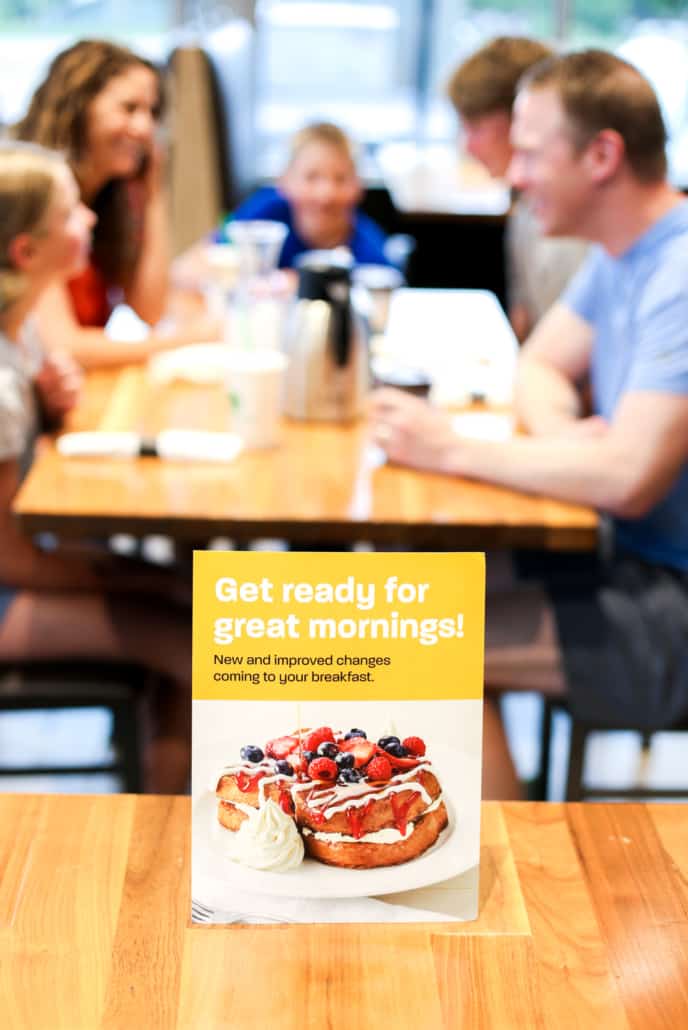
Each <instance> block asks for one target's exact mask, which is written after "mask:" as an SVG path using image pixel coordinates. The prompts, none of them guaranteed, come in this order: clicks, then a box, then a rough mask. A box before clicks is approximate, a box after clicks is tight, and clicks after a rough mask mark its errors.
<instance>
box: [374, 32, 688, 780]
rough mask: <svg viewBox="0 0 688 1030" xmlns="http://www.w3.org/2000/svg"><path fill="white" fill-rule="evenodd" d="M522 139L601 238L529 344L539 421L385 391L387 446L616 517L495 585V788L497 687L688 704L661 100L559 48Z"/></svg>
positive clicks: (569, 205)
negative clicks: (454, 421) (470, 423)
mask: <svg viewBox="0 0 688 1030" xmlns="http://www.w3.org/2000/svg"><path fill="white" fill-rule="evenodd" d="M512 142H513V146H514V157H513V160H512V163H511V166H510V177H511V181H512V183H513V185H514V186H515V187H516V188H517V189H518V190H519V191H520V192H521V193H522V194H523V195H524V196H525V197H526V199H527V201H528V203H529V204H530V206H531V209H532V211H533V213H534V215H535V216H536V218H537V220H538V223H539V226H540V228H541V230H542V231H543V233H544V234H546V235H550V236H559V235H577V236H581V237H583V238H584V239H587V240H590V241H591V242H593V243H595V244H597V246H595V247H594V248H593V249H592V252H591V254H590V256H589V257H588V259H587V260H586V262H585V264H584V265H583V267H582V268H581V269H580V271H579V272H578V274H577V276H576V277H575V279H574V280H573V282H572V283H571V285H570V286H569V288H568V289H567V291H566V292H565V293H564V295H563V297H562V298H561V299H560V301H558V302H557V303H556V304H555V305H554V306H553V307H552V308H551V309H550V311H549V312H548V313H547V314H546V315H545V316H544V318H543V319H542V321H541V322H540V323H539V324H538V326H537V327H536V329H535V331H534V332H533V333H532V335H531V337H530V338H529V340H528V341H527V342H526V344H525V346H524V347H523V349H522V352H521V357H520V361H519V370H518V378H517V397H516V401H517V411H518V414H519V417H520V419H521V421H522V423H523V424H524V425H525V426H526V427H527V429H528V430H529V431H530V434H531V436H530V438H527V437H524V438H516V439H513V440H512V441H510V442H509V443H508V444H506V445H505V444H502V443H500V444H496V443H488V442H483V441H474V440H467V439H460V438H459V437H457V436H456V435H455V434H454V433H453V432H452V428H451V423H450V420H449V419H447V418H446V417H445V415H443V414H442V413H441V412H438V411H434V410H433V409H432V408H430V407H429V406H427V405H423V404H421V403H420V402H415V403H414V402H413V398H407V397H404V396H403V395H397V394H395V393H391V392H389V391H387V392H383V391H380V393H379V394H378V396H377V399H376V401H375V404H374V409H373V424H374V433H375V436H376V438H377V440H378V442H379V443H380V444H381V445H382V446H384V448H385V450H386V451H387V453H388V455H389V457H390V458H391V459H393V460H395V461H399V462H402V463H405V464H409V465H415V466H418V467H422V468H430V469H434V470H437V471H443V472H446V473H450V474H455V475H461V476H470V477H472V478H477V479H483V480H487V481H490V482H493V483H500V484H503V485H505V486H510V487H514V488H516V489H521V490H526V491H529V492H534V493H543V494H547V495H549V496H551V497H557V498H560V499H561V500H564V501H572V502H579V503H582V504H588V505H592V506H594V507H595V508H597V509H598V510H599V511H600V512H602V513H604V514H605V516H609V517H610V520H611V524H612V525H613V527H614V530H615V548H614V551H613V554H612V555H611V556H609V557H607V559H606V560H604V561H602V560H598V559H597V558H593V557H589V558H588V559H586V558H585V557H583V558H581V557H580V556H571V555H567V556H563V557H562V558H557V556H556V555H553V554H549V555H547V556H544V557H542V560H541V561H540V563H539V570H538V572H539V576H540V581H539V582H535V581H533V580H532V579H530V580H529V581H528V582H526V583H523V582H522V583H521V584H520V586H519V587H518V588H517V589H514V592H513V593H512V594H511V595H509V594H508V593H507V592H502V594H501V595H500V596H499V597H494V598H493V597H491V596H490V595H489V594H488V604H487V653H486V669H485V675H486V689H487V691H488V698H487V704H486V709H485V731H486V736H485V746H486V756H485V770H486V780H485V790H486V793H487V794H488V795H492V796H502V797H506V796H515V795H516V793H517V784H516V780H515V776H514V770H513V765H512V764H511V761H510V758H509V755H508V751H507V749H506V742H505V737H504V734H503V730H502V727H501V723H500V722H499V717H498V713H497V709H496V706H495V705H494V695H495V693H496V692H497V691H498V690H500V689H513V688H514V687H519V686H520V687H526V688H527V687H528V686H529V685H530V689H532V688H533V687H538V688H539V689H541V690H542V691H543V692H545V693H549V694H553V695H557V694H558V695H562V694H566V696H567V697H568V701H569V704H570V706H571V708H572V710H573V711H574V712H576V714H578V715H579V716H580V717H585V718H587V719H589V720H590V721H598V722H607V723H608V724H610V725H629V726H635V727H637V728H641V727H644V728H647V729H655V728H659V727H661V726H667V725H671V724H672V722H676V721H677V720H678V719H680V718H682V717H683V716H685V715H686V714H688V202H687V201H686V200H685V199H684V198H683V196H682V195H681V194H679V193H678V192H677V191H676V190H674V189H673V188H672V187H671V186H670V185H669V183H668V182H667V178H666V157H665V129H664V124H663V121H662V116H661V113H660V109H659V105H658V103H657V99H656V97H655V95H654V93H653V91H652V89H651V87H650V85H649V84H648V82H647V81H646V80H645V79H644V78H643V77H642V76H641V75H640V73H639V72H638V71H637V70H636V69H634V68H633V67H632V66H631V65H628V64H626V63H625V62H624V61H621V60H620V59H619V58H617V57H614V56H613V55H611V54H609V53H605V52H602V51H594V50H593V51H583V52H580V53H574V54H569V55H566V56H563V57H555V58H551V59H548V60H547V61H544V62H542V63H541V64H539V65H537V66H536V67H535V69H533V70H532V71H531V72H530V73H529V74H528V75H527V76H526V77H525V79H524V80H522V82H521V84H520V88H519V94H518V98H517V102H516V107H515V119H514V126H513V130H512ZM584 382H589V383H590V386H591V395H592V411H591V412H587V411H586V409H585V407H584V402H583V399H582V393H581V390H580V385H581V384H582V383H584ZM543 582H544V586H545V589H543V587H542V585H541V583H543Z"/></svg>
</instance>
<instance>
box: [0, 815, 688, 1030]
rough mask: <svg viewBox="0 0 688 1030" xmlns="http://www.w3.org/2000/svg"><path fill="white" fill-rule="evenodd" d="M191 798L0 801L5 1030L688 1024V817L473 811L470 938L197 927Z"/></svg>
mask: <svg viewBox="0 0 688 1030" xmlns="http://www.w3.org/2000/svg"><path fill="white" fill-rule="evenodd" d="M189 815H190V813H189V800H188V798H156V797H144V796H141V797H135V796H123V795H120V796H104V797H95V796H94V797H69V796H59V795H57V796H49V797H31V796H13V795H0V999H1V1000H0V1009H1V1010H2V1025H3V1027H7V1028H8V1030H9V1028H12V1030H20V1028H21V1030H23V1028H30V1030H58V1028H65V1030H80V1028H84V1030H97V1028H115V1030H123V1028H127V1030H130V1028H134V1027H136V1028H138V1027H145V1028H146V1030H157V1028H168V1027H169V1028H173V1027H177V1028H181V1027H185V1028H186V1027H189V1028H193V1030H203V1028H209V1030H217V1028H220V1027H228V1028H230V1027H231V1028H232V1030H237V1028H243V1027H255V1028H261V1030H263V1028H268V1027H275V1028H277V1027H279V1028H280V1030H291V1028H293V1030H303V1028H304V1027H309V1028H310V1027H319V1026H322V1027H330V1028H334V1030H350V1028H352V1027H355V1028H356V1030H379V1027H380V1026H382V1025H384V1026H385V1027H394V1028H400V1030H401V1028H407V1027H413V1028H414V1030H425V1028H430V1027H444V1028H447V1030H457V1028H461V1027H466V1028H467V1030H476V1028H480V1027H490V1028H496V1030H511V1028H515V1030H516V1028H518V1030H521V1028H524V1030H530V1028H534V1027H542V1028H550V1027H557V1028H567V1027H574V1028H576V1030H587V1028H597V1027H604V1028H605V1030H612V1028H614V1030H616V1028H624V1030H629V1028H637V1030H654V1028H659V1027H664V1028H667V1030H678V1028H680V1027H684V1026H687V1025H688V806H681V805H630V804H627V805H623V804H622V805H613V804H606V805H591V804H587V805H562V804H557V805H555V804H535V803H531V804H516V803H510V804H498V803H496V802H492V803H488V804H485V805H484V806H483V834H482V858H481V890H480V894H481V902H480V917H479V919H478V920H477V921H476V922H472V923H465V924H451V925H449V924H415V925H407V926H399V925H393V926H392V925H386V926H384V925H381V926H378V925H375V926H370V925H367V926H351V925H348V926H343V925H341V926H334V925H328V926H284V927H262V926H250V927H220V926H218V927H210V926H202V925H201V926H190V925H189V923H188V917H189Z"/></svg>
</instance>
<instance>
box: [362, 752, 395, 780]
mask: <svg viewBox="0 0 688 1030" xmlns="http://www.w3.org/2000/svg"><path fill="white" fill-rule="evenodd" d="M365 774H366V776H367V777H368V779H369V780H388V779H389V778H390V776H391V775H392V766H391V765H390V764H389V760H388V759H387V758H385V757H384V756H383V755H376V757H375V758H373V759H372V761H370V762H368V764H367V766H366V770H365Z"/></svg>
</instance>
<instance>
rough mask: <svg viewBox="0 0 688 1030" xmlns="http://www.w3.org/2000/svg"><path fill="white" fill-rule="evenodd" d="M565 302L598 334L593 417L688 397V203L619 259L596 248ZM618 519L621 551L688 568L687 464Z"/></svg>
mask: <svg viewBox="0 0 688 1030" xmlns="http://www.w3.org/2000/svg"><path fill="white" fill-rule="evenodd" d="M562 301H563V303H564V304H566V305H567V307H569V308H570V309H571V310H572V311H574V312H575V313H576V314H577V315H579V316H580V317H581V318H583V319H585V321H586V322H588V323H590V325H591V326H592V327H593V329H594V334H595V335H594V341H593V351H592V363H591V384H592V394H593V409H594V411H595V413H596V414H599V415H602V416H603V417H604V418H605V419H606V420H607V421H611V420H612V419H613V417H614V412H615V410H616V406H617V404H618V403H619V401H620V400H621V398H622V396H623V395H624V394H626V393H629V392H633V391H650V390H651V391H659V392H662V393H672V394H687V395H688V201H683V202H682V203H679V204H678V205H677V206H676V207H674V208H672V209H671V210H670V211H669V212H668V213H667V214H666V215H664V216H663V217H662V218H660V219H659V220H658V221H657V222H655V223H654V225H653V226H652V227H651V228H650V229H648V230H647V231H646V232H645V233H643V235H642V236H641V237H640V238H639V239H637V240H636V241H635V243H634V244H633V245H632V246H631V247H629V249H628V250H626V251H625V252H624V253H623V254H621V255H620V256H619V257H611V256H610V255H609V254H608V253H607V252H606V251H605V250H603V249H602V248H601V247H595V248H593V251H592V253H591V254H590V257H589V258H588V259H587V261H586V262H585V264H584V265H583V267H582V268H581V269H580V271H579V272H578V274H577V275H576V276H575V278H574V279H573V281H572V283H571V284H570V286H569V287H568V289H567V290H566V292H565V293H564V295H563V297H562ZM615 521H616V535H617V541H618V544H619V546H620V547H622V548H624V549H626V550H628V551H631V552H632V553H634V554H637V555H639V556H640V557H641V558H645V559H646V560H647V561H650V562H652V563H655V564H659V565H669V566H672V567H674V568H680V569H688V464H686V465H684V467H683V469H682V470H681V473H680V475H679V477H678V479H677V480H676V481H675V483H674V484H673V486H672V488H671V489H670V490H669V492H668V494H666V496H665V497H664V499H663V500H662V501H660V503H659V504H657V505H656V506H655V507H654V508H653V509H652V511H650V512H649V513H648V514H647V515H645V516H643V517H642V518H639V519H617V520H615Z"/></svg>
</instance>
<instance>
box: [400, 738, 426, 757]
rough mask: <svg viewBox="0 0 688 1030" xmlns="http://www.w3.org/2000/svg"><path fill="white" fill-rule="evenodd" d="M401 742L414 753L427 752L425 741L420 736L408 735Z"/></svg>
mask: <svg viewBox="0 0 688 1030" xmlns="http://www.w3.org/2000/svg"><path fill="white" fill-rule="evenodd" d="M401 743H402V744H403V746H404V747H405V748H406V750H407V751H409V752H410V753H411V754H412V755H424V754H425V741H424V740H421V738H420V737H406V738H405V739H404V740H402V742H401Z"/></svg>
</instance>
